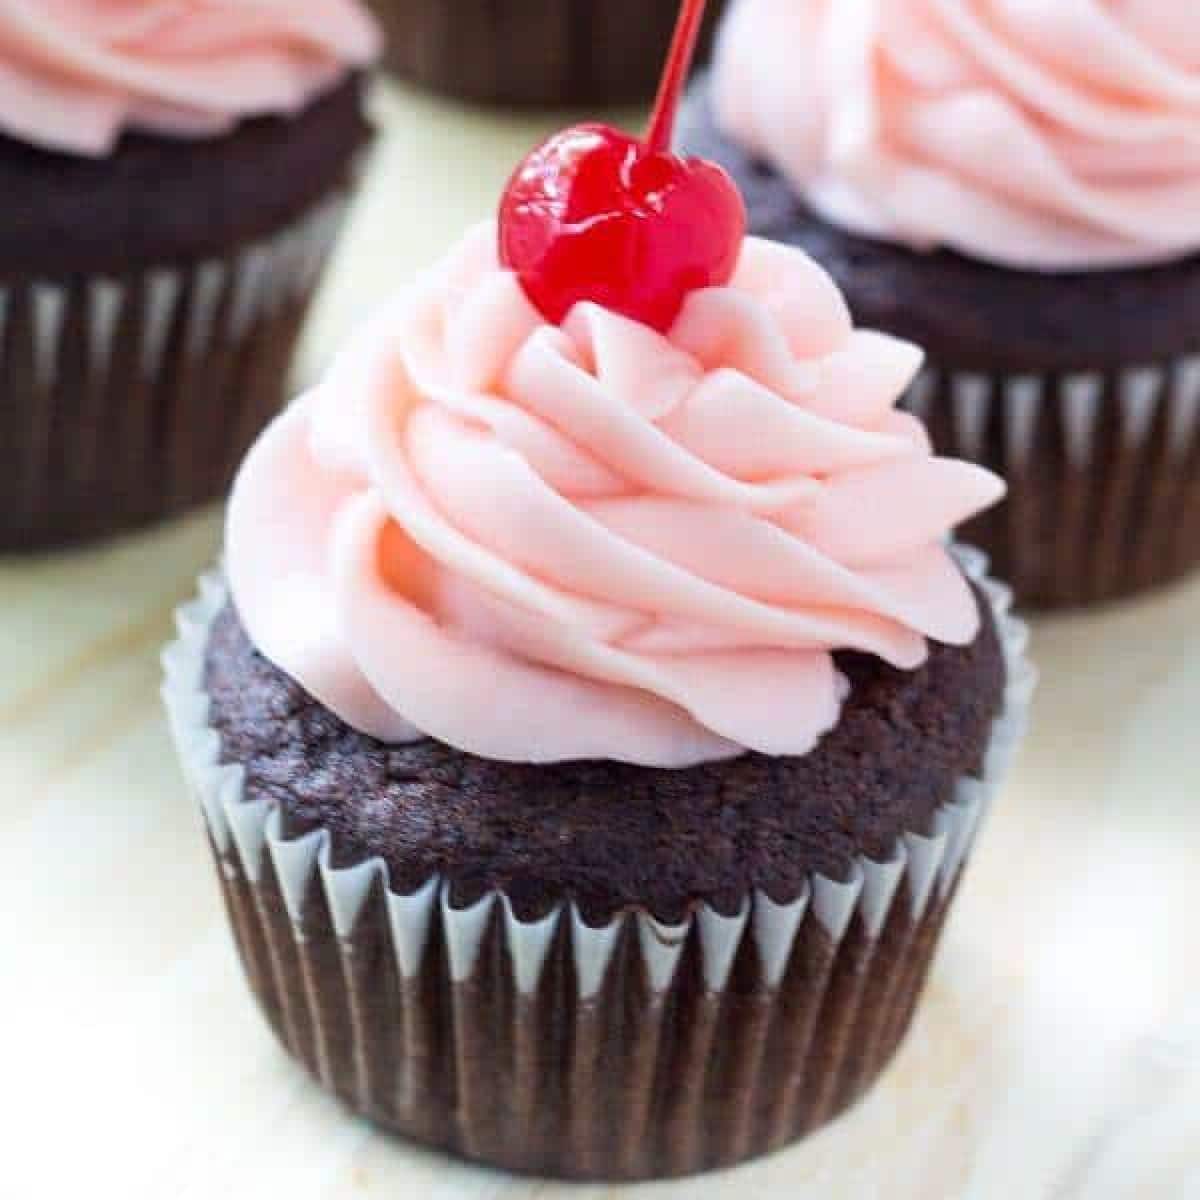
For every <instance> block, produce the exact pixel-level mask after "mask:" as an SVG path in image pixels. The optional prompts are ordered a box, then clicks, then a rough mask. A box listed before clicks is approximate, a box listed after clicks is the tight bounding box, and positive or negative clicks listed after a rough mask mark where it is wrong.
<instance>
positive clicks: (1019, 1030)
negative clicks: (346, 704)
mask: <svg viewBox="0 0 1200 1200" xmlns="http://www.w3.org/2000/svg"><path fill="white" fill-rule="evenodd" d="M381 113H382V114H383V116H384V118H385V125H386V131H387V136H386V139H385V140H384V142H383V144H382V146H381V148H380V150H379V152H378V154H377V157H376V162H375V167H374V170H373V172H372V174H371V176H370V179H369V181H368V185H367V187H366V190H365V192H364V194H363V196H362V197H361V199H360V201H359V203H358V206H357V212H356V219H355V223H354V227H353V229H352V231H351V234H350V236H349V237H348V239H347V240H346V242H345V243H344V245H343V248H342V252H341V255H340V258H339V261H338V264H337V268H336V270H335V272H334V275H333V278H332V279H331V282H330V284H329V286H328V288H327V290H326V292H325V295H324V297H323V301H322V304H321V306H320V311H319V313H318V314H317V317H316V319H315V321H314V323H313V326H312V329H311V330H310V337H309V339H308V342H307V344H306V348H305V353H304V355H303V358H302V366H301V370H302V372H304V373H306V374H311V372H312V371H314V370H316V369H317V367H318V365H319V364H320V363H321V362H322V361H323V360H324V359H325V358H326V356H327V354H328V353H329V351H330V348H331V347H332V346H334V345H336V343H337V341H338V338H339V337H340V335H341V334H342V333H343V331H344V330H345V329H347V328H348V327H350V326H352V325H353V324H354V322H355V321H356V320H357V319H358V318H360V317H361V316H362V315H363V313H365V312H367V311H368V310H369V309H370V307H371V305H372V303H373V302H374V301H375V300H377V299H378V298H379V297H381V296H384V295H387V294H388V293H389V292H390V291H391V290H393V289H394V288H395V287H396V286H398V285H400V284H401V283H402V282H403V281H404V280H405V279H407V278H408V277H409V276H410V275H411V273H412V271H413V269H414V268H415V267H418V266H420V265H423V264H425V263H427V262H430V261H432V259H433V258H435V257H436V256H437V254H438V253H439V252H440V251H441V250H442V249H443V248H445V247H446V246H447V245H448V244H449V243H450V241H451V240H452V239H453V238H454V237H455V236H456V235H457V234H458V233H459V232H460V231H461V230H462V229H463V227H464V226H465V225H466V224H468V223H469V222H471V221H474V220H476V219H478V218H480V217H482V216H485V215H487V214H488V213H489V211H490V210H491V207H492V205H493V204H494V200H495V196H496V194H497V191H498V189H499V188H500V186H501V185H502V184H503V182H504V179H505V176H506V174H507V172H508V171H509V170H510V168H511V167H512V165H513V163H514V162H515V160H516V159H517V157H518V156H519V155H520V153H521V152H522V151H523V150H524V149H525V148H527V146H528V145H529V144H530V143H531V142H532V141H533V140H535V138H536V135H537V133H538V125H537V124H536V123H531V122H530V121H528V120H526V121H519V120H518V121H513V120H505V119H501V118H496V117H487V116H482V115H479V114H470V113H464V112H461V111H458V110H453V109H450V108H448V107H443V106H440V105H437V104H435V103H433V102H431V101H428V100H425V99H421V98H417V97H415V96H413V95H411V94H408V93H400V92H393V93H389V95H388V96H386V97H384V98H382V102H381ZM218 540H219V515H218V514H217V513H215V512H212V513H208V514H200V515H198V516H197V517H195V518H192V519H190V520H188V521H186V522H184V523H182V524H179V525H176V526H174V527H172V528H169V529H164V530H160V531H156V532H154V533H152V534H150V535H147V536H144V537H141V538H137V539H133V540H129V541H125V542H122V543H120V544H117V545H113V546H109V547H106V548H103V549H99V550H95V551H89V552H86V553H81V554H75V555H68V556H62V557H57V558H50V559H45V560H41V561H23V562H22V561H12V560H8V561H4V560H0V1029H2V1030H3V1041H2V1042H0V1047H2V1050H3V1054H2V1056H0V1129H2V1130H3V1133H2V1135H0V1136H2V1145H3V1154H2V1156H0V1197H5V1198H7V1197H10V1196H11V1197H13V1198H14V1200H18V1198H20V1200H24V1198H25V1197H30V1196H59V1195H64V1196H65V1195H79V1196H89V1197H95V1196H109V1195H114V1196H124V1197H132V1198H138V1200H140V1198H142V1197H145V1198H154V1200H161V1198H163V1197H203V1198H210V1200H218V1198H224V1197H243V1196H245V1197H254V1198H256V1200H309V1198H315V1197H390V1198H397V1200H399V1198H403V1200H425V1198H428V1200H485V1198H486V1200H492V1198H495V1200H500V1198H504V1200H527V1198H529V1197H534V1196H537V1197H545V1198H555V1197H558V1196H560V1195H565V1194H568V1193H569V1194H572V1195H578V1196H581V1197H589V1198H590V1197H601V1196H604V1197H609V1196H613V1197H623V1196H626V1195H630V1194H636V1193H635V1192H634V1190H633V1189H622V1188H616V1189H606V1188H584V1189H575V1190H574V1191H571V1190H570V1189H560V1188H559V1187H557V1186H555V1185H550V1184H536V1183H530V1182H527V1181H521V1180H514V1179H510V1178H506V1177H504V1176H500V1175H494V1174H491V1173H488V1172H486V1171H481V1170H476V1169H473V1168H468V1167H465V1166H462V1165H459V1164H455V1163H451V1162H448V1161H445V1160H442V1159H440V1158H437V1157H434V1156H431V1155H427V1154H424V1153H422V1152H419V1151H416V1150H413V1149H411V1148H409V1147H407V1146H405V1145H404V1144H402V1143H400V1142H397V1141H394V1140H391V1139H389V1138H387V1137H384V1136H381V1135H379V1134H377V1133H375V1132H373V1131H372V1130H371V1129H370V1128H369V1127H368V1126H366V1125H365V1124H362V1123H360V1122H358V1121H355V1120H353V1119H351V1118H349V1117H347V1116H346V1115H345V1114H344V1113H343V1112H342V1111H341V1110H340V1109H339V1108H338V1107H337V1105H336V1104H335V1103H334V1102H332V1101H331V1100H329V1099H328V1098H327V1097H325V1096H324V1095H323V1094H322V1093H321V1092H320V1091H319V1090H318V1089H317V1088H316V1087H314V1086H313V1085H311V1084H310V1083H309V1082H308V1081H307V1079H306V1078H305V1077H304V1076H303V1075H302V1074H301V1072H300V1071H299V1070H298V1069H296V1068H294V1067H293V1066H292V1065H291V1063H290V1062H289V1061H288V1060H287V1059H286V1058H285V1056H284V1055H283V1053H282V1052H281V1051H280V1050H278V1049H277V1048H276V1046H275V1044H274V1042H273V1041H272V1040H271V1039H270V1037H269V1036H268V1034H267V1032H266V1029H265V1026H264V1025H263V1023H262V1022H261V1020H260V1019H259V1017H258V1014H257V1012H256V1011H255V1010H254V1008H253V1006H252V1004H251V1002H250V1001H249V998H248V996H247V993H246V990H245V987H244V985H243V982H242V979H241V977H240V973H239V968H238V966H237V963H236V961H235V957H234V953H233V949H232V946H231V943H230V940H229V938H228V936H227V931H226V928H225V921H224V917H223V914H222V912H221V911H220V908H219V900H218V894H217V889H216V886H215V882H214V880H213V878H212V869H211V865H210V862H209V858H208V852H207V849H206V847H205V845H204V841H203V839H202V836H201V832H200V821H199V818H198V815H197V814H196V812H194V811H193V808H192V806H191V804H190V802H189V801H188V800H187V798H186V797H185V796H184V793H183V790H182V787H181V785H180V781H179V778H178V776H177V773H176V768H175V764H174V762H173V760H172V756H171V751H170V748H169V746H168V742H167V735H166V729H165V725H164V721H163V717H162V714H161V712H160V709H159V703H158V697H157V690H158V682H159V669H158V661H157V658H158V651H159V648H160V646H161V645H162V643H163V642H164V641H165V640H166V638H167V637H168V635H169V632H170V628H171V612H172V609H173V608H174V606H175V605H176V604H178V603H179V602H180V601H182V600H184V599H185V598H187V597H188V595H189V593H190V592H191V590H192V585H193V581H194V579H195V576H196V574H197V573H198V572H199V571H200V570H201V569H203V568H204V567H206V566H207V565H208V564H209V563H211V562H212V560H213V558H214V555H215V554H216V551H217V546H218ZM1035 652H1036V655H1037V657H1038V658H1039V660H1040V663H1041V666H1042V668H1043V670H1044V674H1045V684H1044V686H1043V689H1042V691H1041V694H1040V697H1039V700H1038V703H1037V711H1036V723H1035V733H1034V735H1033V737H1032V740H1031V743H1030V745H1029V746H1028V749H1027V752H1026V753H1025V754H1024V756H1023V759H1022V762H1021V765H1020V767H1019V769H1018V771H1017V774H1016V777H1015V778H1014V780H1013V782H1012V786H1011V787H1010V788H1009V790H1008V792H1007V794H1006V796H1005V797H1004V798H1003V801H1002V803H1001V804H1000V806H999V809H998V811H997V812H996V814H995V817H994V819H993V821H992V823H991V826H990V827H989V828H988V829H987V831H986V836H985V837H984V839H983V843H982V848H981V851H980V853H979V854H978V856H977V858H976V860H975V862H974V864H973V866H972V868H971V872H970V875H969V878H968V881H967V885H966V887H965V889H964V891H963V894H962V897H961V901H960V904H959V907H958V909H957V912H956V914H955V916H954V919H953V921H952V923H951V925H950V928H949V931H948V934H947V939H946V944H945V946H944V948H943V952H942V954H941V956H940V958H939V960H938V964H937V968H936V971H935V974H934V978H933V982H932V985H931V989H930V993H929V995H928V997H927V1000H926V1003H925V1005H924V1008H923V1011H922V1015H921V1017H920V1019H919V1021H918V1024H917V1026H916V1029H915V1030H914V1032H913V1035H912V1037H911V1039H910V1041H909V1042H908V1044H907V1046H906V1047H905V1049H904V1051H903V1053H902V1055H901V1058H900V1059H899V1061H898V1062H897V1063H896V1065H895V1066H894V1068H893V1069H892V1070H891V1072H890V1073H889V1074H888V1076H887V1077H886V1078H885V1080H884V1082H883V1083H882V1084H881V1086H880V1087H878V1088H877V1089H876V1091H875V1092H874V1093H873V1094H872V1095H871V1097H870V1099H869V1100H868V1101H867V1102H866V1103H865V1104H863V1105H862V1106H861V1107H860V1108H859V1109H858V1110H857V1111H855V1112H854V1113H852V1114H851V1115H850V1116H849V1117H848V1118H846V1119H844V1120H843V1121H842V1122H840V1123H839V1124H838V1125H837V1126H835V1127H834V1128H832V1129H830V1130H829V1131H827V1132H826V1133H824V1134H822V1135H821V1136H819V1137H817V1138H815V1139H813V1140H812V1141H810V1142H808V1143H807V1144H805V1145H802V1146H800V1147H798V1148H796V1149H794V1150H792V1151H789V1152H787V1153H785V1154H782V1155H780V1156H778V1157H776V1158H774V1159H771V1160H769V1161H766V1162H763V1163H760V1164H756V1165H753V1166H750V1167H748V1168H745V1169H743V1170H741V1171H738V1172H733V1173H730V1174H727V1175H724V1176H718V1177H711V1178H708V1179H705V1180H700V1181H687V1182H683V1183H678V1184H670V1185H665V1186H662V1187H660V1188H655V1189H651V1190H649V1191H648V1192H646V1194H647V1195H649V1196H654V1197H658V1196H661V1197H664V1198H669V1200H675V1198H685V1197H686V1198H688V1200H693V1198H695V1200H709V1198H712V1200H721V1198H724V1197H731V1198H734V1197H736V1198H738V1200H743V1198H747V1197H775V1196H778V1197H781V1198H784V1197H786V1198H787V1200H817V1198H820V1200H874V1198H876V1197H878V1198H880V1200H960V1198H961V1200H968V1198H970V1200H976V1198H980V1200H982V1198H991V1197H996V1198H999V1200H1117V1198H1121V1200H1125V1198H1128V1200H1134V1198H1137V1200H1158V1198H1160V1197H1166V1198H1171V1200H1175V1198H1178V1200H1183V1198H1184V1197H1187V1198H1188V1200H1195V1198H1197V1197H1200V932H1198V927H1200V582H1198V583H1196V584H1193V585H1191V586H1185V587H1182V588H1178V589H1175V590H1173V591H1170V592H1166V593H1164V594H1161V595H1159V596H1157V597H1155V598H1153V599H1151V600H1148V601H1146V602H1143V603H1139V604H1136V605H1133V606H1130V607H1127V608H1123V609H1119V610H1114V611H1111V612H1108V613H1104V614H1101V615H1098V616H1090V617H1084V618H1076V619H1070V620H1068V619H1060V620H1055V621H1050V622H1045V623H1042V624H1039V625H1038V627H1037V631H1036V638H1035Z"/></svg>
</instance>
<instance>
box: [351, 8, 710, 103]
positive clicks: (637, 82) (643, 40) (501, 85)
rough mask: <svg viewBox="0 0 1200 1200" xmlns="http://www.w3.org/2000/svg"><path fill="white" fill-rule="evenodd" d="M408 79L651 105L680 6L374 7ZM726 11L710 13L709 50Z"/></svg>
mask: <svg viewBox="0 0 1200 1200" xmlns="http://www.w3.org/2000/svg"><path fill="white" fill-rule="evenodd" d="M371 3H372V4H373V6H374V9H375V12H376V14H377V15H378V17H379V20H380V22H381V23H382V25H383V27H384V30H385V33H386V35H387V51H386V62H387V65H388V67H389V68H390V69H391V70H393V71H395V72H396V73H397V74H398V75H401V76H403V77H405V78H406V79H411V80H413V81H414V82H416V83H419V84H422V85H423V86H425V87H429V88H432V89H434V90H435V91H438V92H442V93H444V94H447V95H451V96H457V97H460V98H461V99H464V100H471V101H475V102H479V103H486V104H507V105H518V106H519V105H592V106H595V105H608V104H631V103H636V102H638V101H644V100H649V99H650V97H651V96H652V95H653V93H654V85H655V83H656V82H657V81H658V73H659V68H660V67H661V66H662V61H663V55H664V53H665V51H666V48H667V45H668V43H669V41H670V38H671V30H672V27H673V26H674V24H675V16H676V12H677V9H678V5H677V4H676V3H675V0H371ZM721 7H722V4H719V3H718V4H713V5H711V6H710V13H709V17H708V20H707V23H706V26H705V30H704V34H703V41H702V48H703V49H705V50H707V46H708V43H709V40H710V38H711V34H712V32H713V29H714V28H715V25H716V18H717V15H718V10H719V9H720V8H721Z"/></svg>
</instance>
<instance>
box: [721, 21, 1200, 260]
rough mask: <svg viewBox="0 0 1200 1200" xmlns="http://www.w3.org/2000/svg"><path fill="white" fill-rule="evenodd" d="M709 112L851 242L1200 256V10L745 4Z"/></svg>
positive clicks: (726, 38) (1024, 256)
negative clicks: (852, 234) (848, 232)
mask: <svg viewBox="0 0 1200 1200" xmlns="http://www.w3.org/2000/svg"><path fill="white" fill-rule="evenodd" d="M805 56H807V59H808V61H806V62H802V63H801V64H800V65H799V66H797V59H798V58H800V59H803V58H805ZM713 94H714V101H715V104H716V109H717V117H718V120H719V121H720V123H721V125H722V126H723V127H724V128H725V129H726V130H727V131H728V132H729V134H730V135H731V136H733V137H735V138H736V139H737V140H738V141H739V142H741V143H743V144H745V145H747V146H748V147H750V148H751V149H752V150H753V151H754V152H756V153H758V154H761V155H762V156H763V157H765V158H766V159H767V160H768V161H769V162H770V163H771V164H772V165H773V166H774V167H776V168H777V169H778V170H779V171H781V172H782V173H783V174H784V175H786V176H787V177H788V178H789V179H790V180H791V181H792V183H793V184H794V186H795V187H796V188H797V190H798V191H799V192H800V193H801V194H802V195H804V196H805V197H806V198H807V200H808V201H809V202H810V203H811V204H812V206H813V207H814V208H815V209H816V210H817V211H818V212H819V213H821V214H822V215H823V216H825V217H826V218H828V219H829V220H831V221H833V222H834V223H835V224H838V225H841V226H843V227H846V228H849V229H852V230H855V231H857V232H860V233H865V234H868V235H872V236H878V237H884V238H888V239H891V240H895V241H902V242H907V243H909V244H911V245H914V246H918V247H934V246H949V247H951V248H954V249H957V250H960V251H962V252H964V253H967V254H970V255H972V256H974V257H977V258H981V259H985V260H988V261H993V262H998V263H1002V264H1004V265H1008V266H1014V267H1019V268H1032V269H1039V270H1048V271H1053V270H1087V269H1103V268H1109V267H1115V266H1122V265H1132V264H1143V263H1153V262H1157V261H1162V260H1167V259H1171V258H1176V257H1179V256H1181V255H1186V254H1190V253H1193V252H1194V251H1196V250H1197V249H1198V248H1200V6H1196V5H1194V4H1184V3H1180V2H1179V0H862V2H857V0H856V2H855V3H838V2H837V0H740V2H739V3H738V4H737V6H736V7H735V9H734V11H733V12H732V14H731V16H730V18H729V21H728V23H727V25H726V28H725V31H724V34H723V36H722V41H721V45H720V48H719V51H718V55H717V65H716V67H715V71H714V92H713Z"/></svg>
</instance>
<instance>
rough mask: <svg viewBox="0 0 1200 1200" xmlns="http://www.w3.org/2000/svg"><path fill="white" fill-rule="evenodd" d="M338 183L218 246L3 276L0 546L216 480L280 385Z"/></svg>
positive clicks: (85, 526)
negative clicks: (272, 229)
mask: <svg viewBox="0 0 1200 1200" xmlns="http://www.w3.org/2000/svg"><path fill="white" fill-rule="evenodd" d="M346 202H347V194H346V193H345V192H344V191H339V192H337V193H336V194H333V195H331V196H329V197H327V198H326V200H324V201H323V202H322V203H321V204H320V205H318V206H316V207H315V208H313V209H311V210H310V211H309V212H308V213H307V214H306V215H305V216H303V217H302V218H301V219H300V220H298V221H296V222H294V223H293V224H292V225H291V226H289V227H287V228H285V229H283V230H281V231H279V232H278V233H276V234H274V235H273V236H271V237H269V238H267V239H265V240H263V241H260V242H255V243H251V244H248V245H244V246H241V247H237V248H235V249H234V250H232V251H231V252H230V253H229V254H228V255H226V256H225V257H223V258H213V259H208V260H204V261H200V262H196V263H190V264H180V265H175V266H163V267H155V268H153V269H150V270H146V271H141V272H137V273H133V274H130V275H126V276H121V277H103V278H101V277H97V278H72V279H65V280H43V279H29V280H16V281H9V282H3V281H0V552H3V551H13V550H35V549H42V548H46V547H51V546H56V545H61V544H66V543H71V542H78V541H82V540H86V539H90V538H95V537H101V536H105V535H108V534H112V533H117V532H120V531H123V530H127V529H131V528H133V527H136V526H138V525H142V524H144V523H147V522H149V521H152V520H155V519H158V518H161V517H166V516H169V515H171V514H173V513H176V512H180V511H182V510H184V509H187V508H190V507H192V506H194V505H196V504H200V503H203V502H205V501H208V500H212V499H215V498H216V497H218V496H220V495H221V494H223V493H224V491H225V490H226V489H227V488H228V486H229V483H230V482H231V480H232V477H233V474H234V471H235V470H236V468H237V466H238V463H239V462H240V461H241V459H242V457H243V456H244V454H245V452H246V450H247V449H248V448H249V446H250V444H251V442H252V441H253V440H254V438H255V436H256V435H257V434H258V432H259V431H260V430H261V429H262V427H263V426H264V425H265V424H266V423H267V421H268V420H269V419H270V418H271V417H272V416H273V415H274V414H275V413H276V412H277V411H278V410H279V408H280V406H281V404H282V403H283V400H284V399H285V388H286V381H287V377H288V368H289V365H290V362H291V358H292V353H293V350H294V347H295V343H296V338H297V335H298V334H299V332H300V328H301V325H302V323H303V320H304V316H305V313H306V311H307V309H308V304H309V301H310V299H311V297H312V295H313V292H314V291H315V288H316V285H317V282H318V280H319V277H320V274H321V268H322V267H323V266H324V264H325V261H326V259H327V257H328V255H329V251H330V249H331V247H332V245H333V242H334V239H335V237H336V234H337V232H338V230H339V228H340V225H341V221H342V216H343V214H344V211H345V208H346Z"/></svg>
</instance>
